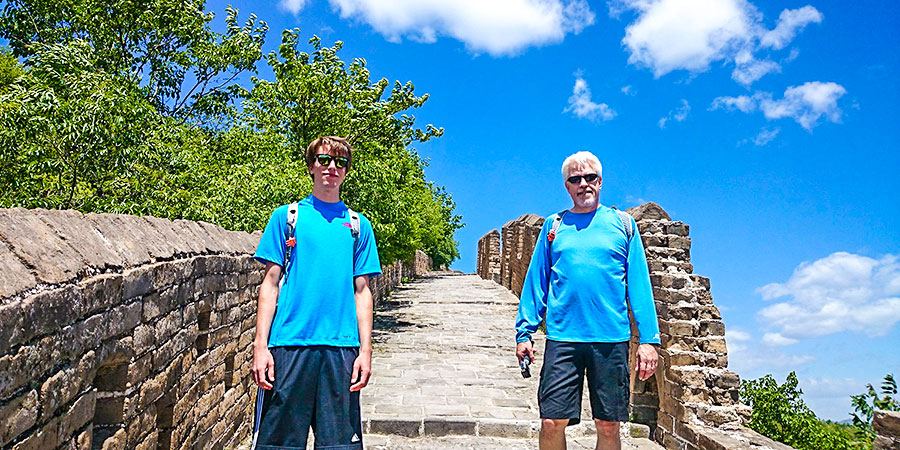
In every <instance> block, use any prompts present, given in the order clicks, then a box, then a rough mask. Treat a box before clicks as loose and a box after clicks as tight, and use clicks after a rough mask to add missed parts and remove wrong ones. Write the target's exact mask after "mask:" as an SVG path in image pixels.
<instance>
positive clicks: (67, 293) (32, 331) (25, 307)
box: [22, 286, 84, 341]
mask: <svg viewBox="0 0 900 450" xmlns="http://www.w3.org/2000/svg"><path fill="white" fill-rule="evenodd" d="M83 312H84V302H83V300H82V298H81V293H80V292H79V291H78V289H77V288H76V287H75V286H66V287H63V288H60V289H53V290H50V291H45V292H41V293H39V294H35V295H32V296H29V297H26V298H25V299H24V300H22V314H23V316H24V318H25V319H24V323H23V325H24V329H23V334H24V337H23V338H24V340H25V341H28V340H30V339H31V338H33V337H35V336H43V335H46V334H49V333H52V332H54V331H57V330H59V329H61V328H62V327H63V326H65V325H68V324H70V323H72V322H74V321H75V320H77V319H78V318H79V317H80V316H81V314H82V313H83Z"/></svg>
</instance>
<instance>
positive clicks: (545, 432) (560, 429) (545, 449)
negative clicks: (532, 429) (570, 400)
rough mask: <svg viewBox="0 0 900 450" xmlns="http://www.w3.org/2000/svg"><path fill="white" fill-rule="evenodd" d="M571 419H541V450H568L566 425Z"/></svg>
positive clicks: (539, 442)
mask: <svg viewBox="0 0 900 450" xmlns="http://www.w3.org/2000/svg"><path fill="white" fill-rule="evenodd" d="M568 424H569V419H541V436H540V440H539V441H538V444H539V445H540V449H541V450H566V425H568Z"/></svg>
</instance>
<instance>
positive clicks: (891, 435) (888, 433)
mask: <svg viewBox="0 0 900 450" xmlns="http://www.w3.org/2000/svg"><path fill="white" fill-rule="evenodd" d="M872 428H874V429H875V433H876V435H877V436H876V437H875V442H874V443H873V445H872V448H873V450H900V411H882V410H875V417H873V418H872Z"/></svg>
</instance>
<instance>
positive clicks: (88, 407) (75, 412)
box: [57, 391, 96, 442]
mask: <svg viewBox="0 0 900 450" xmlns="http://www.w3.org/2000/svg"><path fill="white" fill-rule="evenodd" d="M95 405H96V396H95V394H94V392H93V391H90V392H88V393H86V394H84V395H82V396H81V397H79V398H78V400H75V402H74V403H72V407H71V408H69V410H68V411H66V413H64V414H63V415H61V416H60V418H59V428H58V431H57V433H58V434H57V442H65V441H67V440H68V439H70V438H72V437H73V436H75V433H76V432H77V431H78V430H79V429H81V427H83V426H84V425H86V424H87V423H89V422H90V421H91V417H93V413H94V408H95Z"/></svg>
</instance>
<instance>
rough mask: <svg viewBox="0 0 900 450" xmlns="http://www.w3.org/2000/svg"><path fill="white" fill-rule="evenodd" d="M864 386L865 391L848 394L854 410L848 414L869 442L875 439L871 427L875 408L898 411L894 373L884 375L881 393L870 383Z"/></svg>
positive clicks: (898, 402) (899, 408)
mask: <svg viewBox="0 0 900 450" xmlns="http://www.w3.org/2000/svg"><path fill="white" fill-rule="evenodd" d="M866 387H867V388H868V391H867V392H864V393H862V394H857V395H852V396H850V404H851V405H852V406H853V410H854V412H853V413H851V414H850V415H851V416H852V417H853V426H854V427H856V428H857V429H858V430H859V434H860V435H861V436H862V437H863V438H865V439H866V440H867V441H868V442H869V443H871V442H872V440H874V439H875V430H874V429H872V417H873V416H874V415H875V410H876V409H882V410H885V411H900V401H898V399H897V398H896V395H897V382H896V381H895V380H894V374H890V373H889V374H887V375H885V376H884V381H882V382H881V395H878V392H876V391H875V388H874V387H873V386H872V384H871V383H870V384H867V385H866Z"/></svg>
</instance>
